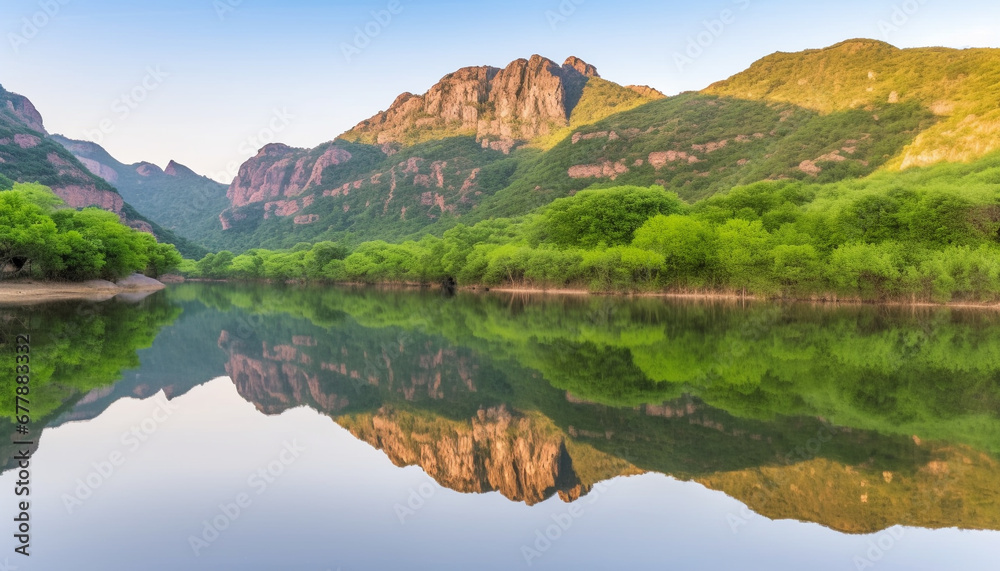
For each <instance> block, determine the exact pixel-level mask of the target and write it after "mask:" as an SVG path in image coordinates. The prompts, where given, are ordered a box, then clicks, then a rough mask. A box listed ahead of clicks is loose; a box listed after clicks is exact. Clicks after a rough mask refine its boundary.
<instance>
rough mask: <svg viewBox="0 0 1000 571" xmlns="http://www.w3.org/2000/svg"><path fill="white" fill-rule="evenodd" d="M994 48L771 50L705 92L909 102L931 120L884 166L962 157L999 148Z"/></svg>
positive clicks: (795, 100)
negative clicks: (786, 51) (790, 52)
mask: <svg viewBox="0 0 1000 571" xmlns="http://www.w3.org/2000/svg"><path fill="white" fill-rule="evenodd" d="M998 78H1000V50H996V49H966V50H955V49H947V48H915V49H899V48H896V47H893V46H891V45H889V44H887V43H884V42H880V41H876V40H863V39H862V40H848V41H845V42H841V43H839V44H836V45H834V46H830V47H828V48H825V49H821V50H807V51H804V52H801V53H792V54H789V53H776V54H773V55H771V56H768V57H765V58H763V59H762V60H760V61H758V62H756V63H754V64H753V65H752V66H750V68H749V69H747V70H746V71H744V72H742V73H739V74H737V75H735V76H733V77H731V78H729V79H728V80H726V81H721V82H719V83H716V84H714V85H712V86H710V87H709V88H708V89H706V90H705V93H709V94H713V95H720V96H727V97H738V98H741V99H751V100H756V101H767V102H782V103H791V104H794V105H797V106H800V107H804V108H807V109H813V110H815V111H818V112H820V113H824V114H827V113H834V112H837V111H844V110H852V109H854V110H856V109H865V110H873V109H877V108H879V107H884V106H885V105H887V104H888V105H907V104H910V105H914V106H917V107H919V108H920V109H922V110H925V111H926V112H929V113H932V114H933V115H934V116H935V118H936V120H935V122H934V124H932V125H929V126H928V128H927V129H924V130H922V131H921V132H920V134H919V135H918V136H917V137H916V138H915V139H914V141H912V142H911V143H910V144H908V145H907V146H906V147H905V148H903V149H902V150H901V151H900V152H898V153H895V154H894V155H893V157H892V160H891V161H890V162H889V165H888V166H889V167H890V168H894V169H903V168H908V167H912V166H924V165H929V164H933V163H937V162H941V161H949V162H965V161H969V160H973V159H976V158H980V157H983V156H985V155H986V154H989V153H991V152H993V151H995V150H997V149H1000V138H998V136H997V135H998V133H1000V122H998V119H1000V108H998V107H997V101H998V100H1000V81H998Z"/></svg>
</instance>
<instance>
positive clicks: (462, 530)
mask: <svg viewBox="0 0 1000 571" xmlns="http://www.w3.org/2000/svg"><path fill="white" fill-rule="evenodd" d="M998 318H1000V316H998V315H997V314H995V313H991V312H976V311H961V310H955V309H910V308H880V307H873V306H863V307H830V306H810V305H780V304H770V303H753V304H748V305H744V304H737V303H712V302H697V303H696V302H689V301H671V300H664V299H624V298H608V297H557V296H550V297H541V296H535V297H531V296H523V295H513V294H500V293H493V294H484V295H474V294H466V293H460V294H459V295H457V296H453V297H445V296H443V295H442V294H440V293H439V292H420V291H384V290H372V289H338V288H319V287H317V288H298V287H274V286H270V287H265V286H236V285H223V284H181V285H175V286H171V287H169V288H168V289H167V290H166V291H163V292H159V293H157V294H154V295H152V296H150V297H147V298H145V299H142V300H111V301H105V302H66V303H54V304H46V305H40V306H31V307H24V306H21V307H0V362H2V363H3V367H4V368H5V369H4V370H6V371H8V376H12V375H13V373H12V371H13V367H14V365H15V359H16V355H17V353H16V352H15V346H16V343H15V339H16V336H17V335H20V334H27V333H30V340H31V349H30V351H31V352H30V354H31V384H30V389H31V392H30V401H31V425H30V433H29V434H28V435H27V436H22V435H18V434H16V432H15V428H16V425H15V424H14V423H13V422H12V415H11V413H12V412H13V410H14V398H15V397H14V390H15V384H14V383H13V382H12V381H5V383H4V384H3V386H4V387H6V388H5V389H4V391H3V394H2V395H0V402H3V403H4V419H2V420H0V430H2V431H3V432H4V434H5V435H11V436H10V437H7V436H5V437H4V438H3V439H0V442H3V443H4V444H3V448H4V450H3V452H4V459H5V466H4V473H3V474H2V476H0V490H4V493H3V494H0V506H2V509H3V511H2V513H3V514H6V516H7V517H5V518H4V521H5V522H6V523H4V524H2V525H0V532H2V535H3V537H4V538H5V541H4V545H5V546H6V551H5V552H4V553H3V554H0V569H5V568H7V567H6V566H4V565H5V559H6V561H7V562H8V563H9V564H10V565H11V567H10V568H11V569H13V568H14V567H13V566H16V568H17V569H19V570H22V571H23V570H27V571H33V570H69V569H84V570H91V569H93V570H102V571H104V570H112V571H117V570H127V571H132V570H161V569H162V570H167V569H170V570H175V569H185V570H200V569H211V570H219V569H222V570H228V569H276V570H311V571H327V570H329V571H334V570H338V569H339V570H342V571H349V570H355V569H359V570H360V569H395V568H400V569H435V570H437V569H462V570H466V569H477V570H478V569H527V568H531V569H616V570H617V569H762V570H764V569H766V570H769V571H770V570H774V569H794V570H799V569H810V570H845V571H846V570H852V569H878V570H914V569H927V570H932V569H933V570H938V569H962V570H979V569H983V570H987V569H989V570H993V569H996V566H997V561H1000V531H998V530H1000V322H998ZM19 438H29V439H31V441H33V442H34V443H35V444H34V445H33V446H30V448H31V449H32V450H34V454H33V456H32V458H31V462H30V496H29V498H30V513H29V515H30V552H31V556H30V557H23V556H21V555H19V554H16V553H14V548H15V547H17V546H18V545H20V544H19V540H17V539H15V538H14V534H16V533H18V532H17V528H16V526H17V525H18V524H17V523H16V522H14V521H13V519H14V518H15V517H18V514H19V509H18V502H19V501H22V500H23V499H25V498H23V497H17V496H15V492H14V490H15V488H17V487H18V484H17V482H18V479H19V475H18V472H19V470H18V469H15V467H16V461H15V460H14V457H15V456H16V455H17V454H18V451H19V450H20V449H24V448H25V447H24V446H20V447H19V446H17V445H15V444H11V443H10V442H12V441H14V440H16V439H19Z"/></svg>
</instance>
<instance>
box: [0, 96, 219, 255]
mask: <svg viewBox="0 0 1000 571" xmlns="http://www.w3.org/2000/svg"><path fill="white" fill-rule="evenodd" d="M0 175H3V176H6V177H7V178H10V179H11V180H14V181H17V182H37V183H41V184H44V185H46V186H48V187H50V188H52V190H53V191H54V192H55V193H56V194H57V195H59V197H60V198H62V199H63V201H65V202H66V204H67V205H68V206H70V207H73V208H84V207H87V206H96V207H98V208H102V209H104V210H109V211H111V212H114V213H115V214H117V215H118V216H119V217H121V219H122V222H123V223H125V224H127V225H129V226H131V227H132V228H135V229H137V230H142V231H144V232H149V233H151V234H153V235H155V236H156V237H157V238H158V239H159V240H160V241H163V242H169V243H172V244H174V245H176V246H177V248H178V250H180V251H181V253H182V254H184V255H187V256H197V255H199V254H202V253H204V251H205V250H204V248H201V247H200V246H196V245H194V244H192V243H190V242H189V241H188V240H186V239H185V238H182V237H180V236H177V235H176V234H174V233H173V232H171V231H170V230H167V229H164V228H162V227H160V226H159V225H158V224H156V223H155V222H153V221H151V220H149V219H148V218H146V217H144V216H142V215H141V214H139V212H138V211H136V209H135V208H133V207H132V206H131V205H130V204H129V203H127V202H126V201H125V200H124V198H123V197H122V196H121V194H119V193H118V191H117V190H116V189H115V188H114V186H112V185H111V184H109V183H108V182H107V181H106V180H104V179H103V178H101V177H99V176H97V175H95V174H93V173H92V172H91V171H90V170H88V168H87V167H86V166H84V164H82V163H81V162H80V161H79V160H78V159H77V158H76V157H75V156H73V154H72V153H70V152H69V151H67V150H66V149H65V148H63V146H62V145H60V144H59V143H57V142H56V141H54V140H52V139H51V138H49V134H48V132H47V131H46V130H45V126H44V123H43V121H42V116H41V114H40V113H39V112H38V110H37V109H35V106H34V105H33V104H32V103H31V101H29V100H28V98H26V97H24V96H22V95H18V94H16V93H11V92H9V91H7V90H5V89H4V88H3V87H2V86H0Z"/></svg>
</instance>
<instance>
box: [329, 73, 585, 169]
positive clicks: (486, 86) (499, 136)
mask: <svg viewBox="0 0 1000 571" xmlns="http://www.w3.org/2000/svg"><path fill="white" fill-rule="evenodd" d="M595 77H600V76H599V75H598V73H597V68H596V67H594V66H592V65H590V64H588V63H587V62H585V61H583V60H582V59H580V58H578V57H575V56H574V57H570V58H569V59H567V60H566V62H565V63H564V64H562V65H559V64H557V63H556V62H554V61H552V60H550V59H548V58H546V57H542V56H540V55H537V54H536V55H533V56H531V57H530V58H529V59H517V60H514V61H512V62H511V63H509V64H508V65H507V66H506V67H504V68H503V69H500V68H496V67H491V66H479V67H465V68H462V69H459V70H458V71H455V72H453V73H450V74H448V75H446V76H444V77H443V78H441V80H440V81H438V83H436V84H435V85H434V86H432V87H431V88H430V89H429V90H428V91H427V93H425V94H423V95H414V94H412V93H403V94H401V95H400V96H399V97H397V98H396V100H395V101H394V102H393V103H392V105H391V106H390V107H389V109H387V110H385V111H382V112H380V113H378V114H376V115H375V116H373V117H371V118H370V119H367V120H365V121H362V122H361V123H359V124H358V125H357V126H355V127H354V129H352V130H350V131H348V132H347V133H345V134H344V135H343V138H344V139H347V140H350V141H357V142H364V143H372V144H384V143H389V142H398V143H403V144H413V143H418V142H422V141H425V140H429V139H431V138H435V137H440V134H441V132H442V131H446V132H450V134H451V135H455V136H461V135H465V136H473V135H474V136H475V137H476V138H477V139H479V140H481V141H484V144H485V145H487V146H495V148H501V149H503V150H505V151H507V150H509V149H510V148H511V146H512V144H513V142H514V141H526V140H531V139H534V138H535V137H538V136H541V135H547V134H549V133H550V132H552V131H553V130H555V129H558V128H563V127H566V126H567V125H568V124H569V117H570V114H571V113H572V112H573V109H574V108H575V107H576V105H577V103H579V101H580V97H581V96H582V92H583V88H584V86H585V85H586V84H587V81H588V80H589V79H590V78H595Z"/></svg>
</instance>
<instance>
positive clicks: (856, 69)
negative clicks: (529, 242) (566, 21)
mask: <svg viewBox="0 0 1000 571" xmlns="http://www.w3.org/2000/svg"><path fill="white" fill-rule="evenodd" d="M996 53H997V52H996V51H995V50H993V51H991V50H972V51H968V52H959V51H957V50H899V49H897V48H893V47H892V46H889V45H888V44H883V43H881V42H875V41H852V42H845V43H842V44H838V45H837V46H832V47H830V48H827V49H824V50H812V51H807V52H803V53H801V54H776V55H773V56H769V57H768V58H764V59H763V60H761V61H760V62H758V63H756V64H754V65H753V66H752V67H751V68H750V69H749V70H747V71H746V72H744V73H743V74H740V75H737V76H735V77H733V78H731V79H729V80H727V81H725V82H721V83H717V84H714V85H712V86H710V87H709V88H707V89H706V90H705V91H704V92H701V93H685V94H681V95H678V96H675V97H662V94H659V93H658V92H656V91H655V90H652V89H650V88H648V87H636V86H628V87H624V86H620V85H617V84H614V83H612V82H609V81H606V80H604V79H602V78H601V77H600V75H599V74H598V72H597V69H596V68H595V67H594V66H592V65H590V64H587V63H586V62H584V61H583V60H580V59H579V58H575V57H572V58H569V59H568V60H567V61H566V62H565V63H563V64H562V65H559V64H557V63H555V62H553V61H552V60H549V59H546V58H544V57H541V56H532V57H531V58H530V59H526V60H525V59H521V60H516V61H514V62H512V63H511V64H509V65H508V66H506V67H505V68H502V69H501V68H496V67H490V66H481V67H468V68H463V69H460V70H458V71H456V72H454V73H451V74H448V75H446V76H444V77H443V78H442V79H441V80H440V81H439V82H438V83H437V84H435V85H434V86H432V87H431V88H430V89H429V90H428V91H427V92H426V93H424V94H423V95H413V94H411V93H404V94H402V95H400V96H399V97H397V98H396V100H395V101H394V102H393V103H392V105H391V106H390V107H389V108H388V109H387V110H386V111H383V112H380V113H378V114H376V115H375V116H373V117H371V118H369V119H367V120H365V121H362V122H361V123H359V124H358V125H357V126H356V127H354V128H353V129H351V130H350V131H348V132H347V133H344V134H343V135H342V136H341V137H340V138H338V139H336V140H334V141H331V142H329V143H326V144H325V145H323V146H321V147H318V148H316V149H311V150H306V149H291V148H289V147H285V146H282V145H270V146H268V147H265V148H264V149H262V150H261V152H260V153H259V154H258V155H257V156H256V157H254V158H252V159H250V160H249V161H247V163H245V164H244V165H243V168H241V170H240V175H239V176H238V177H237V179H236V180H235V181H234V182H233V185H232V186H231V187H230V188H229V191H228V196H229V199H230V204H231V207H230V208H229V209H228V210H227V211H226V212H225V213H223V215H222V217H221V222H222V224H223V226H224V227H225V228H226V230H225V232H224V238H223V241H224V242H225V243H227V244H229V245H230V246H232V247H234V248H235V249H246V248H251V247H255V246H261V245H263V246H266V247H271V248H282V247H291V246H292V245H294V244H295V243H298V242H310V241H316V240H320V239H330V240H338V239H347V240H349V241H352V242H358V241H364V240H375V239H385V240H398V239H403V238H409V237H416V236H420V235H421V234H423V233H425V232H433V233H440V232H442V231H443V230H445V229H447V228H449V227H450V226H452V225H454V224H455V223H457V222H458V221H461V222H465V223H474V222H476V221H479V220H482V219H485V218H489V217H512V216H519V215H522V214H525V213H526V212H529V211H531V210H532V209H534V208H537V207H539V206H543V205H545V204H548V203H549V202H551V201H552V200H555V199H557V198H561V197H565V196H569V195H572V194H574V193H575V192H577V191H580V190H583V189H585V188H588V187H590V186H595V185H598V186H613V185H621V184H633V185H641V186H649V185H654V184H655V185H661V186H663V187H665V188H667V189H668V190H672V191H675V192H677V193H678V194H679V195H680V196H681V197H682V198H683V199H685V200H687V201H689V202H695V201H698V200H701V199H704V198H707V197H709V196H712V195H713V194H715V193H717V192H721V191H724V190H728V189H729V188H732V187H733V186H737V185H745V184H750V183H753V182H757V181H763V180H780V179H793V180H803V181H816V182H835V181H839V180H843V179H848V178H858V177H863V176H866V175H868V174H871V173H873V172H875V171H877V170H879V169H884V168H902V167H905V166H912V165H914V164H923V163H925V162H928V161H930V160H932V159H933V157H942V158H944V159H948V160H959V159H963V158H965V157H969V156H978V155H980V154H983V153H985V152H988V151H989V150H990V149H992V148H993V146H994V143H993V142H992V139H990V138H989V137H988V136H987V135H988V133H989V132H990V131H989V129H990V127H989V125H991V124H992V123H991V122H990V121H986V122H985V123H984V122H983V121H982V120H980V119H976V118H972V119H970V118H969V117H970V115H969V114H970V113H972V112H976V113H978V115H975V117H991V116H992V115H991V113H992V112H993V111H991V109H990V104H991V103H990V102H991V101H992V102H994V103H995V100H996V99H997V97H996V96H994V95H991V94H993V92H994V91H996V88H995V86H990V85H986V84H987V83H988V80H987V79H983V78H984V77H987V78H988V77H992V76H991V75H989V74H987V73H985V72H986V71H987V70H988V69H989V66H990V65H991V62H994V61H995V60H996ZM991 58H992V59H991ZM977 66H978V67H977ZM924 67H929V68H931V71H923V68H924ZM993 67H994V68H995V67H997V66H996V65H993ZM915 69H920V70H921V71H919V72H914V73H917V75H918V76H919V77H920V78H921V80H920V81H924V80H926V81H928V84H929V85H931V86H932V87H919V88H918V87H913V86H914V85H916V84H917V83H918V82H914V81H913V80H912V78H910V77H909V76H908V75H907V74H908V73H910V70H915ZM974 69H975V70H978V71H976V73H975V74H974V73H973V70H974ZM963 70H965V71H963ZM872 78H874V79H872ZM935 78H937V79H935ZM935 86H936V87H935ZM958 109H961V113H962V114H963V115H962V119H961V121H959V123H961V125H965V126H966V127H968V129H971V130H972V131H973V132H975V133H981V134H982V133H985V135H982V137H981V138H982V140H975V137H972V136H971V135H970V134H969V133H967V132H966V131H965V130H963V129H965V127H962V126H961V125H952V126H951V127H949V126H948V122H949V121H953V118H952V117H951V116H947V117H946V116H945V115H944V113H945V111H947V110H958ZM977 136H978V135H977ZM929 141H938V142H937V143H933V144H935V145H939V146H941V148H944V149H950V151H947V152H946V151H941V150H940V149H937V150H935V149H936V147H935V149H931V150H926V148H927V146H928V145H931V144H932V143H930V142H929ZM963 149H965V150H963ZM949 153H950V154H949ZM921 157H922V158H921Z"/></svg>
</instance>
